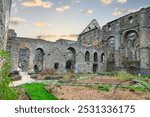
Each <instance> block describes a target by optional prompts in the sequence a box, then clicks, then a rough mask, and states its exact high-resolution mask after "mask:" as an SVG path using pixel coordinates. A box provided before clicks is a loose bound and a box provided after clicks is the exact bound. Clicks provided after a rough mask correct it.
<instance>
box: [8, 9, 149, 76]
mask: <svg viewBox="0 0 150 117" xmlns="http://www.w3.org/2000/svg"><path fill="white" fill-rule="evenodd" d="M7 49H8V50H9V51H10V52H11V54H12V58H13V69H12V70H13V71H15V70H17V69H18V68H21V69H22V71H28V72H35V71H41V70H44V69H55V70H57V71H58V72H66V71H67V70H72V71H74V72H75V73H93V72H94V73H104V72H106V71H114V70H122V69H125V70H127V71H129V72H132V73H142V74H150V7H148V8H143V9H141V10H139V11H137V12H135V13H130V14H128V15H126V16H123V17H121V18H119V19H116V20H114V21H112V22H109V23H107V24H106V25H104V26H103V27H100V26H99V24H98V22H97V21H96V20H95V19H94V20H92V22H91V23H90V24H89V25H88V26H87V27H86V28H85V29H84V30H83V31H82V33H81V34H80V35H79V37H78V40H77V41H69V40H64V39H60V40H58V41H56V42H49V41H45V40H41V39H30V38H22V37H17V36H16V33H15V32H14V30H10V32H9V40H8V46H7Z"/></svg>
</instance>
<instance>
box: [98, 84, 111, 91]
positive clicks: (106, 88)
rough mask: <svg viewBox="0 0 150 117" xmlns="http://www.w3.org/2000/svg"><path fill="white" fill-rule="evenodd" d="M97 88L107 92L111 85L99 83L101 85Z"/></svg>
mask: <svg viewBox="0 0 150 117" xmlns="http://www.w3.org/2000/svg"><path fill="white" fill-rule="evenodd" d="M98 88H99V89H100V90H101V91H106V92H109V91H110V88H111V85H110V84H101V85H98Z"/></svg>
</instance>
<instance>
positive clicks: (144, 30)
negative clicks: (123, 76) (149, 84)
mask: <svg viewBox="0 0 150 117" xmlns="http://www.w3.org/2000/svg"><path fill="white" fill-rule="evenodd" d="M149 38H150V29H149V28H148V27H147V24H146V14H145V9H142V10H141V14H140V32H139V39H140V67H141V73H142V74H150V55H149V52H150V45H149V43H150V39H149Z"/></svg>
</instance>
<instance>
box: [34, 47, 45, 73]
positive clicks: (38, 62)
mask: <svg viewBox="0 0 150 117" xmlns="http://www.w3.org/2000/svg"><path fill="white" fill-rule="evenodd" d="M43 60H44V51H43V49H41V48H38V49H36V50H35V58H34V71H36V72H39V71H41V70H43Z"/></svg>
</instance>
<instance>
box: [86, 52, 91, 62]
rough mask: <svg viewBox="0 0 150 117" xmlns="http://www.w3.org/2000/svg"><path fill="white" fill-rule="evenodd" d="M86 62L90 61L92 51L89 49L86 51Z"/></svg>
mask: <svg viewBox="0 0 150 117" xmlns="http://www.w3.org/2000/svg"><path fill="white" fill-rule="evenodd" d="M85 62H90V52H89V51H86V52H85Z"/></svg>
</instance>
